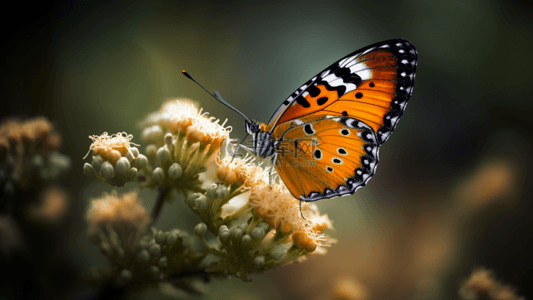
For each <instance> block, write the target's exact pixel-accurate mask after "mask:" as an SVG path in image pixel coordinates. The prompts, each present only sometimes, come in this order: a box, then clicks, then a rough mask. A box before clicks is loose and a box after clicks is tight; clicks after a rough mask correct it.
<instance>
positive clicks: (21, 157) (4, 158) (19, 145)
mask: <svg viewBox="0 0 533 300" xmlns="http://www.w3.org/2000/svg"><path fill="white" fill-rule="evenodd" d="M60 146H61V136H60V135H59V134H58V133H57V132H56V131H55V129H54V126H53V125H52V124H51V123H50V122H49V121H48V120H47V119H46V118H44V117H39V118H35V119H30V120H27V121H22V120H19V119H10V120H7V121H5V122H4V123H2V124H1V125H0V188H2V194H5V195H7V196H13V195H14V193H15V192H16V190H20V191H22V190H28V189H32V187H34V186H35V185H36V184H37V183H38V182H42V181H52V180H55V179H57V178H58V177H59V175H60V174H62V173H64V172H65V171H66V170H68V169H69V168H70V158H69V157H67V156H65V155H62V154H60V153H59V152H58V151H57V149H58V148H59V147H60Z"/></svg>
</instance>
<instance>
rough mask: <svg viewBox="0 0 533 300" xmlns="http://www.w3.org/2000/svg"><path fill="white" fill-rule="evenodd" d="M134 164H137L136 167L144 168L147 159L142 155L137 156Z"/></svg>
mask: <svg viewBox="0 0 533 300" xmlns="http://www.w3.org/2000/svg"><path fill="white" fill-rule="evenodd" d="M135 163H136V164H137V167H139V168H144V167H145V166H146V165H147V164H148V158H147V157H146V156H144V155H142V154H139V156H138V157H137V158H136V159H135Z"/></svg>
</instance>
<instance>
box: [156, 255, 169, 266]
mask: <svg viewBox="0 0 533 300" xmlns="http://www.w3.org/2000/svg"><path fill="white" fill-rule="evenodd" d="M167 263H168V259H167V257H166V256H163V257H161V258H160V259H159V262H158V264H159V266H160V267H161V268H166V267H167Z"/></svg>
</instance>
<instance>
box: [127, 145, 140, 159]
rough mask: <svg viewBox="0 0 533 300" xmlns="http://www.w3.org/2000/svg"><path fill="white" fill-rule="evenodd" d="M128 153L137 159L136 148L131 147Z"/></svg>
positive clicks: (137, 150)
mask: <svg viewBox="0 0 533 300" xmlns="http://www.w3.org/2000/svg"><path fill="white" fill-rule="evenodd" d="M129 152H131V154H133V157H134V158H137V157H139V149H137V147H131V148H130V151H129Z"/></svg>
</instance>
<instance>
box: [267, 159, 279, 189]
mask: <svg viewBox="0 0 533 300" xmlns="http://www.w3.org/2000/svg"><path fill="white" fill-rule="evenodd" d="M277 160H278V153H277V152H274V157H273V158H272V165H271V166H270V171H269V172H268V185H270V184H271V183H272V171H273V170H274V166H275V165H276V161H277Z"/></svg>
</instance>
